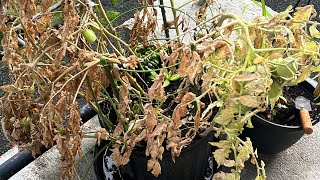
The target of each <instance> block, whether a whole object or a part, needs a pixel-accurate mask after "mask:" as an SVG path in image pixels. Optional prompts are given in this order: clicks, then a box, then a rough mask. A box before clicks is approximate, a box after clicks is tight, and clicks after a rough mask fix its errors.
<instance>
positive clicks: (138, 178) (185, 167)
mask: <svg viewBox="0 0 320 180" xmlns="http://www.w3.org/2000/svg"><path fill="white" fill-rule="evenodd" d="M99 122H100V124H101V126H102V127H105V125H104V123H103V121H102V119H101V118H100V117H99ZM214 139H215V137H214V132H213V131H210V132H208V133H207V134H206V135H205V136H204V137H202V138H201V139H198V140H196V141H195V142H194V143H193V144H191V145H189V146H188V147H186V148H184V149H182V151H181V154H180V156H179V157H177V158H175V162H173V160H172V156H171V153H170V152H169V151H165V152H164V154H163V159H162V161H160V165H161V174H160V175H159V176H158V177H155V176H154V175H152V174H151V172H149V171H147V161H148V159H150V157H146V156H145V152H144V151H138V150H133V152H132V154H131V156H130V162H129V163H128V164H127V165H126V166H124V167H120V174H121V176H122V178H123V179H125V180H153V179H154V180H169V179H174V180H179V179H181V180H201V179H204V177H205V174H206V173H207V172H208V167H209V162H208V159H209V157H210V155H212V149H213V147H212V146H211V145H210V144H209V142H212V141H213V140H214ZM106 144H107V142H106V141H105V142H104V144H102V145H100V146H97V147H96V148H95V155H98V153H99V151H101V149H103V146H105V145H106ZM103 154H104V155H103ZM104 158H106V154H105V153H100V155H99V156H98V157H97V158H96V160H95V172H96V176H97V179H101V180H104V179H108V178H106V177H105V176H106V175H105V173H109V174H110V172H106V170H105V169H103V164H104V162H103V159H104ZM212 163H215V161H214V162H212ZM216 167H217V166H216V164H214V165H212V167H211V170H212V169H214V171H215V172H216ZM210 174H211V175H212V174H213V172H210ZM116 177H118V176H116ZM114 179H116V178H114Z"/></svg>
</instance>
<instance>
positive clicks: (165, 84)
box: [163, 79, 170, 87]
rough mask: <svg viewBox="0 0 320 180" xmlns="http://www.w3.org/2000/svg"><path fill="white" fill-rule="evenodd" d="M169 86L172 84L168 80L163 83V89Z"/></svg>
mask: <svg viewBox="0 0 320 180" xmlns="http://www.w3.org/2000/svg"><path fill="white" fill-rule="evenodd" d="M169 84H170V81H169V80H168V79H166V80H164V82H163V87H167V86H169Z"/></svg>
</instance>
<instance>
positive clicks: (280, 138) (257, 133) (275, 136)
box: [241, 80, 320, 154]
mask: <svg viewBox="0 0 320 180" xmlns="http://www.w3.org/2000/svg"><path fill="white" fill-rule="evenodd" d="M309 81H310V80H309ZM298 87H299V88H301V89H302V90H303V91H304V92H305V96H306V97H307V98H309V99H314V96H313V91H314V87H313V86H312V85H311V83H309V82H307V81H304V82H302V83H300V84H299V85H298ZM317 111H318V113H320V108H318V110H317ZM318 122H319V119H314V120H313V121H312V124H313V125H315V124H317V123H318ZM252 124H253V126H254V128H246V129H245V130H244V131H243V133H242V135H241V137H242V138H245V137H250V139H251V141H252V144H253V146H254V147H255V148H257V149H258V152H262V153H266V154H276V153H279V152H281V151H283V150H285V149H287V148H289V147H290V146H292V145H293V144H294V143H296V142H297V141H298V140H299V139H300V138H301V137H302V136H303V135H304V132H303V129H302V127H301V126H285V125H279V124H275V123H272V122H270V121H268V120H266V119H263V118H262V117H259V116H254V117H252Z"/></svg>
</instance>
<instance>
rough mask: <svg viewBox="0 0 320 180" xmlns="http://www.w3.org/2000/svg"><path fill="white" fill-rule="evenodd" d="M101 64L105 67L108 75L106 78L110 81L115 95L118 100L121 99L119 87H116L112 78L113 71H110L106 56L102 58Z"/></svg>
mask: <svg viewBox="0 0 320 180" xmlns="http://www.w3.org/2000/svg"><path fill="white" fill-rule="evenodd" d="M100 64H101V65H102V66H103V68H104V71H105V73H106V76H107V77H108V79H109V82H110V85H111V89H112V92H113V94H114V95H115V96H116V98H118V99H119V97H120V95H119V91H118V89H117V86H116V84H115V82H114V78H113V77H112V74H111V70H110V65H109V64H108V63H107V61H106V58H105V57H104V56H101V57H100Z"/></svg>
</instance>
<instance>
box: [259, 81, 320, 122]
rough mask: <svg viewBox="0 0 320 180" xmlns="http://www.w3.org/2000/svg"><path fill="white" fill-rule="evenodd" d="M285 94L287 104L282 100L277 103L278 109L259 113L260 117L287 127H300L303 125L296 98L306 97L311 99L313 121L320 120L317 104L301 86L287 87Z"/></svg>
mask: <svg viewBox="0 0 320 180" xmlns="http://www.w3.org/2000/svg"><path fill="white" fill-rule="evenodd" d="M283 94H284V95H283V96H284V97H285V99H286V100H287V102H285V101H284V100H282V99H280V100H278V102H277V103H276V107H275V108H274V109H273V110H271V109H270V107H269V108H268V109H267V111H265V112H263V113H259V114H258V115H259V116H261V117H262V118H264V119H267V120H269V121H271V122H273V123H276V124H281V125H287V126H299V125H301V122H300V116H299V110H298V109H296V108H295V103H294V101H295V99H296V97H298V96H304V97H306V98H307V99H309V100H310V103H311V107H312V111H311V112H310V117H311V120H312V121H313V120H315V119H319V118H320V117H319V113H318V109H317V106H316V103H315V102H314V101H313V99H312V96H311V95H310V94H307V93H306V92H305V91H304V90H303V89H301V88H300V87H299V86H290V87H285V88H284V90H283ZM277 104H278V105H277ZM279 105H280V106H286V107H287V108H284V107H282V108H281V107H279Z"/></svg>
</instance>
